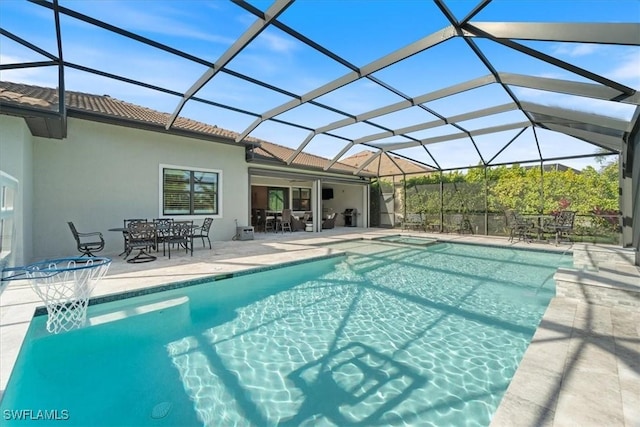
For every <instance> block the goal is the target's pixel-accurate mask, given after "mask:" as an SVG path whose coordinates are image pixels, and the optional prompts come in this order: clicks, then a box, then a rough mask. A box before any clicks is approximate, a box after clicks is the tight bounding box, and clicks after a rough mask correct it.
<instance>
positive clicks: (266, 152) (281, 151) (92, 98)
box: [0, 81, 366, 174]
mask: <svg viewBox="0 0 640 427" xmlns="http://www.w3.org/2000/svg"><path fill="white" fill-rule="evenodd" d="M65 95H66V101H65V103H66V106H67V109H68V110H70V111H79V112H89V113H93V114H98V115H101V116H104V117H110V118H114V119H121V120H125V121H127V122H131V121H134V122H139V123H144V124H151V125H157V126H162V127H164V125H165V124H166V123H167V121H168V119H169V117H170V115H169V114H168V113H161V112H159V111H155V110H152V109H150V108H146V107H142V106H139V105H135V104H131V103H129V102H126V101H122V100H119V99H116V98H112V97H110V96H109V95H95V94H90V93H83V92H73V91H66V94H65ZM0 105H12V106H15V107H31V108H37V109H41V110H46V111H51V112H57V111H58V90H57V89H54V88H48V87H40V86H33V85H26V84H21V83H12V82H6V81H0ZM173 128H174V129H176V130H183V131H187V132H193V133H197V134H201V135H208V136H214V137H221V138H224V139H227V140H228V141H235V139H236V138H237V137H238V136H239V134H238V133H237V132H233V131H230V130H226V129H223V128H220V127H218V126H215V125H209V124H206V123H202V122H198V121H196V120H191V119H188V118H184V117H178V118H177V119H176V121H175V123H174V125H173ZM243 142H244V143H247V144H248V145H254V146H256V147H255V148H254V149H253V152H254V154H255V158H256V159H259V160H270V161H275V162H278V163H279V164H281V165H286V163H285V161H286V160H287V159H288V158H289V156H290V155H291V154H292V153H293V152H294V151H295V150H293V149H291V148H288V147H284V146H282V145H278V144H274V143H272V142H268V141H263V140H260V139H257V138H253V137H248V138H246V139H245V140H244V141H243ZM328 161H329V160H328V159H326V158H324V157H320V156H316V155H313V154H309V153H304V152H303V153H300V155H299V156H298V157H297V158H296V159H295V160H294V161H293V163H292V166H300V167H304V168H311V169H320V170H321V169H322V168H323V167H324V165H325V164H326V163H327V162H328ZM355 170H356V169H355V168H354V167H352V166H349V165H346V164H342V163H340V162H338V163H336V164H334V165H333V166H332V167H331V169H330V170H329V171H330V172H339V173H350V174H352V173H353V172H354V171H355ZM365 174H366V173H365Z"/></svg>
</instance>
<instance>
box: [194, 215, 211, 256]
mask: <svg viewBox="0 0 640 427" xmlns="http://www.w3.org/2000/svg"><path fill="white" fill-rule="evenodd" d="M211 224H213V218H205V219H204V221H203V222H202V225H201V226H200V227H197V228H194V229H193V235H192V237H193V238H194V239H202V247H203V248H204V239H207V241H208V242H209V249H211V239H209V230H210V229H211Z"/></svg>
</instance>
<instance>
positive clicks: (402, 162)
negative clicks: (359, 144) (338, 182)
mask: <svg viewBox="0 0 640 427" xmlns="http://www.w3.org/2000/svg"><path fill="white" fill-rule="evenodd" d="M374 154H376V153H374V152H373V151H370V150H365V151H360V152H359V153H356V154H354V155H352V156H349V157H347V158H345V159H342V160H341V162H342V163H345V164H347V165H350V166H353V167H354V168H359V167H360V166H361V165H362V164H363V163H364V162H366V161H367V160H369V158H371V156H373V155H374ZM389 157H391V158H392V159H393V161H391V160H390V159H389ZM364 170H367V171H369V172H370V173H372V174H374V175H376V174H379V175H380V176H390V175H402V173H403V172H404V173H406V174H428V173H431V172H433V171H434V169H431V168H429V167H427V166H423V165H421V164H419V163H415V162H412V161H411V160H407V159H403V158H402V157H398V156H394V155H385V154H383V155H381V156H379V157H378V158H377V159H375V160H374V161H372V162H371V163H369V164H368V165H367V166H366V168H365V169H364Z"/></svg>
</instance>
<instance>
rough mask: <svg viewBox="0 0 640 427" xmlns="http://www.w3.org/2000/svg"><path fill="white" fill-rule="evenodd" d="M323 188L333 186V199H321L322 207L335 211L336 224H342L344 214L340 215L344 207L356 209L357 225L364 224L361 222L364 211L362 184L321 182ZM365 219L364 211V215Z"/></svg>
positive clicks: (361, 225)
mask: <svg viewBox="0 0 640 427" xmlns="http://www.w3.org/2000/svg"><path fill="white" fill-rule="evenodd" d="M322 187H323V188H333V199H329V200H323V201H322V208H323V209H324V210H330V211H332V212H336V213H337V214H338V215H337V216H336V225H337V226H344V216H343V215H341V214H342V212H344V211H345V209H357V210H358V217H357V218H356V221H357V224H356V225H357V226H358V227H363V226H365V224H366V223H365V222H363V212H366V209H365V204H364V200H363V188H365V186H363V185H348V184H342V183H340V184H334V183H331V182H326V183H323V184H322ZM364 218H365V219H366V213H365V215H364Z"/></svg>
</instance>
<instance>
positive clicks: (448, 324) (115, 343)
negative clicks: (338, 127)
mask: <svg viewBox="0 0 640 427" xmlns="http://www.w3.org/2000/svg"><path fill="white" fill-rule="evenodd" d="M333 247H334V248H336V249H341V250H344V251H346V252H348V256H346V257H335V258H329V259H324V260H320V261H314V262H309V263H304V264H300V265H296V266H291V267H284V268H280V269H275V270H270V271H264V272H260V273H256V274H249V275H244V276H240V277H233V278H229V279H225V280H220V281H215V282H211V283H204V284H199V285H194V286H189V287H184V288H180V289H174V290H171V291H165V292H161V293H156V294H152V295H146V296H144V297H136V298H131V299H127V300H122V301H118V302H112V303H104V304H97V305H94V306H91V307H90V308H89V310H90V311H89V318H90V320H91V322H92V326H90V327H85V328H83V329H80V330H76V331H72V332H68V333H64V334H59V335H48V334H47V333H46V331H45V330H44V328H45V321H46V318H45V316H37V317H36V318H34V320H33V321H32V324H31V326H30V328H29V331H28V334H27V338H26V340H25V343H24V345H23V348H22V350H21V352H20V355H19V357H18V361H17V362H16V367H15V369H14V373H13V374H12V377H11V378H10V381H9V384H8V387H7V390H6V392H5V394H4V396H3V400H2V402H0V409H1V410H2V411H0V414H1V415H2V416H3V425H20V426H23V425H27V424H29V422H25V421H17V420H15V419H14V420H13V421H12V420H11V419H8V418H12V417H13V418H15V415H18V413H16V412H11V414H12V415H11V416H10V417H7V414H8V413H7V411H21V410H30V411H32V413H30V414H29V413H26V414H25V413H24V412H23V413H22V414H23V417H25V416H27V418H30V419H36V418H37V416H38V415H41V416H42V417H46V416H47V414H43V413H40V414H39V413H38V412H37V411H49V413H48V416H49V417H50V418H51V417H52V416H53V415H56V416H57V417H58V418H64V417H65V416H66V418H68V419H67V420H66V421H52V424H56V425H62V424H64V425H65V426H66V425H68V426H73V425H82V426H86V425H91V426H100V425H104V426H182V425H184V426H191V425H193V426H195V425H209V426H234V425H237V426H270V425H283V426H298V425H301V426H347V425H361V426H373V425H381V426H382V425H384V426H387V425H402V426H404V425H420V426H429V425H433V426H443V425H455V426H462V425H464V426H486V425H488V424H489V423H490V420H491V416H492V414H493V412H494V411H495V409H496V408H497V406H498V404H499V402H500V399H501V397H502V395H503V393H504V391H505V390H506V388H507V386H508V384H509V382H510V380H511V378H512V376H513V374H514V372H515V370H516V368H517V366H518V363H519V361H520V359H521V357H522V355H523V353H524V351H525V349H526V347H527V345H528V343H529V341H530V339H531V337H532V336H533V333H534V331H535V329H536V326H537V325H538V323H539V322H540V319H541V317H542V315H543V313H544V311H545V309H546V306H547V305H548V302H549V300H550V299H551V298H552V297H553V295H554V284H553V279H552V276H553V273H554V272H555V270H556V268H557V267H558V266H568V265H570V263H571V258H570V256H567V255H564V256H562V255H559V254H551V253H543V252H529V251H519V250H513V249H503V248H492V247H481V246H471V245H458V244H456V245H453V244H438V245H434V246H429V247H427V248H421V247H416V246H407V245H399V244H392V243H376V242H365V241H357V242H349V243H344V244H338V245H333ZM52 411H57V412H52ZM63 411H66V412H63ZM33 423H34V424H35V425H38V426H41V425H47V423H46V422H43V421H42V420H38V421H33Z"/></svg>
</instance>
